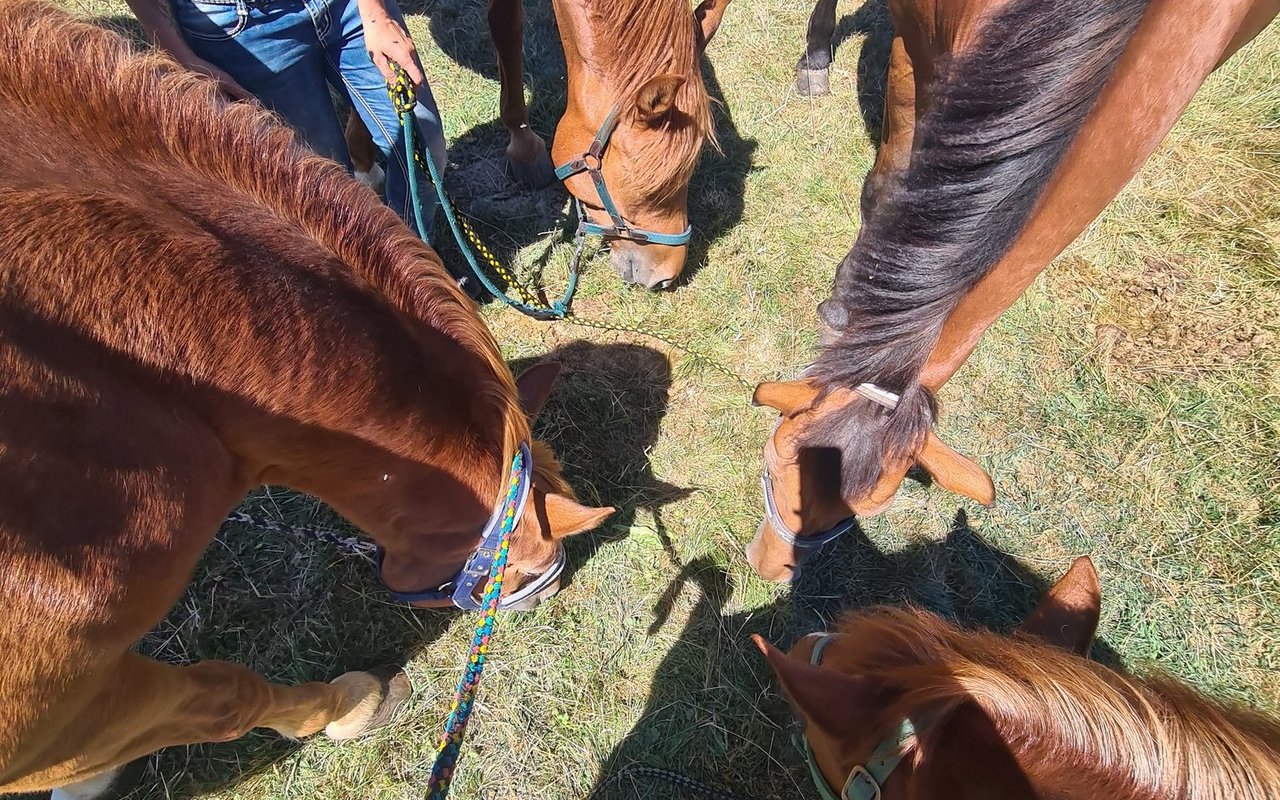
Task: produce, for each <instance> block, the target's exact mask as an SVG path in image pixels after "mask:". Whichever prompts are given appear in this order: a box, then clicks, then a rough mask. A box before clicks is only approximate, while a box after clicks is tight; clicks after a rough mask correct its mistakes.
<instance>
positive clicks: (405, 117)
mask: <svg viewBox="0 0 1280 800" xmlns="http://www.w3.org/2000/svg"><path fill="white" fill-rule="evenodd" d="M395 69H396V81H395V83H394V84H392V85H391V86H388V87H387V92H388V93H389V94H390V95H391V102H392V104H393V105H395V108H396V113H397V114H399V115H400V129H401V131H402V132H403V135H404V148H405V152H406V153H407V154H411V157H412V158H413V160H414V161H415V162H417V164H418V166H419V167H421V168H422V170H423V171H424V172H426V173H427V174H428V175H430V176H431V181H432V183H433V184H435V189H436V196H437V197H439V198H440V208H441V209H443V210H444V216H445V219H447V220H448V221H449V229H450V230H451V231H453V238H454V239H456V240H457V242H458V249H459V250H461V251H462V255H463V257H464V258H465V259H466V260H467V265H468V266H469V267H471V272H472V273H473V274H475V276H476V280H478V281H480V284H481V285H482V286H484V288H485V290H486V291H487V292H489V294H491V295H493V296H494V297H496V298H498V299H499V300H501V301H502V302H504V303H506V304H507V305H509V306H511V307H512V308H514V309H516V310H517V311H520V312H522V313H524V314H528V315H529V316H531V317H534V318H535V319H542V320H552V319H565V318H567V317H568V316H569V304H570V303H571V302H572V301H573V293H574V292H575V291H576V290H577V288H578V268H577V259H574V262H573V264H572V266H570V268H569V282H568V284H567V285H566V286H565V290H564V295H563V296H561V298H560V299H559V300H556V301H555V302H552V303H550V304H546V303H544V302H542V301H541V300H540V299H539V298H538V296H537V294H536V293H535V292H533V291H532V290H530V289H528V288H527V287H526V286H525V285H524V284H523V283H521V282H520V280H519V279H518V278H516V276H515V275H514V274H512V273H511V271H510V270H508V269H506V268H505V267H503V266H502V263H501V262H500V261H498V259H497V257H495V256H494V255H493V252H492V251H491V250H490V249H489V248H488V247H486V246H485V244H484V242H482V241H480V237H479V236H477V235H476V232H475V229H474V228H472V227H471V224H470V223H468V222H467V221H466V220H465V219H460V218H459V217H458V215H457V213H456V212H455V211H454V207H453V203H452V202H450V200H449V196H448V195H447V194H446V193H445V190H444V181H443V180H442V179H441V178H440V170H439V169H438V168H437V167H436V162H435V160H434V159H432V158H430V157H429V156H424V155H423V152H422V149H421V148H419V147H418V145H417V142H416V141H415V139H414V130H415V128H416V125H415V121H414V117H413V107H414V105H415V104H416V102H417V101H415V100H414V97H413V88H412V86H411V85H410V83H409V76H408V75H406V74H405V71H404V70H403V69H401V68H400V67H399V66H397V67H396V68H395ZM409 197H410V202H411V204H412V205H413V217H414V220H415V221H416V222H417V223H418V235H419V236H423V235H424V234H425V232H426V230H427V226H426V224H425V221H424V220H423V216H422V195H421V194H420V189H419V188H418V171H417V170H414V169H410V170H409ZM477 251H478V252H479V253H480V256H481V258H483V259H484V261H485V263H487V264H488V265H489V267H490V268H492V269H493V271H494V272H496V273H497V274H498V275H499V276H500V277H501V278H502V279H503V280H504V281H506V282H507V286H508V288H510V289H511V290H512V291H513V292H514V293H515V294H516V295H518V297H512V296H510V295H508V294H507V293H506V292H504V291H502V290H501V289H499V288H498V287H497V285H495V284H494V282H493V281H492V280H490V279H489V276H488V275H486V274H485V271H484V270H483V269H481V268H480V263H479V261H478V260H477V259H476V252H477Z"/></svg>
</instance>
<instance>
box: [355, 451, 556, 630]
mask: <svg viewBox="0 0 1280 800" xmlns="http://www.w3.org/2000/svg"><path fill="white" fill-rule="evenodd" d="M511 470H512V472H513V473H514V477H515V479H516V480H517V481H518V482H519V486H518V488H517V490H516V504H515V519H516V522H517V523H518V522H519V520H520V515H521V514H522V513H524V504H525V501H526V500H528V499H529V488H530V486H531V483H532V480H533V453H531V452H530V451H529V445H528V444H521V445H520V453H519V455H517V456H516V458H515V460H514V461H513V462H512V464H511ZM507 485H508V484H507V483H506V482H504V483H503V486H504V487H505V486H507ZM506 500H507V494H506V492H505V491H504V492H503V496H502V497H501V498H500V499H499V500H498V507H497V509H495V510H494V512H493V513H492V514H491V515H490V516H489V521H488V522H487V523H485V526H484V531H483V533H481V536H480V544H479V545H477V546H476V549H475V550H474V551H473V552H472V553H471V555H470V556H468V557H467V561H466V563H465V564H463V565H462V569H460V570H458V574H457V575H454V576H453V577H452V578H451V579H449V581H448V582H447V583H444V584H441V585H440V586H439V587H438V588H436V589H424V590H423V591H420V592H397V591H394V590H392V589H388V590H387V591H389V592H391V596H392V597H394V598H395V599H396V600H399V601H400V602H402V603H421V602H432V601H440V600H451V601H453V604H454V605H455V606H457V607H458V608H460V609H462V610H463V611H478V610H479V609H480V608H481V602H480V598H478V597H477V596H476V591H477V590H478V589H480V588H482V587H483V586H484V584H485V581H487V580H488V579H489V571H490V570H491V569H492V568H493V562H494V560H495V559H496V558H497V557H498V550H499V549H500V548H501V546H502V521H503V519H504V518H505V516H506V505H507V503H506V502H505V501H506ZM382 557H383V553H382V551H381V550H379V551H378V573H379V575H381V573H382ZM564 565H565V554H564V548H563V547H561V548H560V550H559V552H558V553H557V555H556V562H555V563H554V564H553V565H552V566H551V569H549V570H547V571H546V572H544V573H542V574H541V575H539V576H538V577H537V578H535V579H534V580H533V581H531V582H529V583H528V584H526V585H524V586H521V587H520V589H519V591H517V592H515V593H513V594H509V595H507V596H505V597H503V598H502V600H501V601H500V602H499V606H498V607H499V608H507V607H510V606H512V605H515V604H517V603H519V602H521V601H522V600H524V599H526V598H528V597H530V596H532V595H534V594H537V593H538V592H540V591H542V590H543V589H545V588H546V587H547V586H549V585H550V584H551V583H552V582H553V581H555V580H556V579H557V578H559V577H560V573H561V572H563V571H564Z"/></svg>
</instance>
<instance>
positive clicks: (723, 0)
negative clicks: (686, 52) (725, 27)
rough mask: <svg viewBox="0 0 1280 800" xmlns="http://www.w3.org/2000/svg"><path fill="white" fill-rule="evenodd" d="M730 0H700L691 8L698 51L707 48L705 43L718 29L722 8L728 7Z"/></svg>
mask: <svg viewBox="0 0 1280 800" xmlns="http://www.w3.org/2000/svg"><path fill="white" fill-rule="evenodd" d="M729 3H730V0H702V2H701V3H699V4H698V7H697V8H695V9H694V10H693V22H694V32H695V34H696V35H697V38H698V53H699V54H701V53H702V51H704V50H706V49H707V43H709V42H710V41H711V37H712V36H715V35H716V31H717V30H719V29H720V20H722V19H724V10H725V9H726V8H728V7H729Z"/></svg>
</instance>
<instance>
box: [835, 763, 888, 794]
mask: <svg viewBox="0 0 1280 800" xmlns="http://www.w3.org/2000/svg"><path fill="white" fill-rule="evenodd" d="M840 797H841V800H880V784H879V783H878V782H877V781H876V779H875V776H873V775H872V774H871V773H870V772H868V771H867V768H866V767H864V766H863V765H861V764H859V765H858V766H856V767H854V768H853V771H852V772H850V773H849V779H848V780H847V781H845V783H844V790H843V791H841V792H840Z"/></svg>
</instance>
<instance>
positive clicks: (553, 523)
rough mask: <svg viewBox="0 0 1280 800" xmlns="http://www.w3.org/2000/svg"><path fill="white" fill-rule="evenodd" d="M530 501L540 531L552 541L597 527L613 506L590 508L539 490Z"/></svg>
mask: <svg viewBox="0 0 1280 800" xmlns="http://www.w3.org/2000/svg"><path fill="white" fill-rule="evenodd" d="M530 499H531V500H533V504H534V511H535V513H537V515H538V522H539V523H540V525H541V527H542V530H543V531H545V532H546V533H547V535H548V536H550V537H551V538H552V539H563V538H565V537H567V536H573V535H574V534H575V533H582V532H583V531H589V530H591V529H592V528H595V527H598V526H599V525H600V523H601V522H604V521H605V520H606V519H608V517H609V515H610V514H612V513H613V511H614V509H613V506H605V507H604V508H592V507H591V506H584V505H582V504H581V503H579V502H578V501H577V500H574V499H573V498H572V497H567V496H565V495H562V494H556V493H554V492H547V493H544V492H542V491H541V490H536V491H535V492H534V496H533V497H532V498H530Z"/></svg>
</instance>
